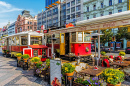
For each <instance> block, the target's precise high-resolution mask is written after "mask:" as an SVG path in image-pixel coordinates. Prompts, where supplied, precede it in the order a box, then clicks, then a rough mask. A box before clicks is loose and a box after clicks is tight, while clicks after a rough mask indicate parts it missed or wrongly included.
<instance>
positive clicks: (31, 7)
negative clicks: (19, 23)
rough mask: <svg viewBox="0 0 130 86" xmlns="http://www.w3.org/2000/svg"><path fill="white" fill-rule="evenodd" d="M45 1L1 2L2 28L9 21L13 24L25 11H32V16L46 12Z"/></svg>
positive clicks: (0, 25) (16, 0) (20, 0)
mask: <svg viewBox="0 0 130 86" xmlns="http://www.w3.org/2000/svg"><path fill="white" fill-rule="evenodd" d="M44 7H45V0H0V28H2V27H3V26H5V25H6V24H7V23H8V21H10V22H11V23H13V22H14V21H16V19H17V17H18V15H19V14H21V12H22V11H23V10H28V11H30V14H31V15H32V16H34V15H37V14H38V12H41V11H42V9H43V10H45V8H44Z"/></svg>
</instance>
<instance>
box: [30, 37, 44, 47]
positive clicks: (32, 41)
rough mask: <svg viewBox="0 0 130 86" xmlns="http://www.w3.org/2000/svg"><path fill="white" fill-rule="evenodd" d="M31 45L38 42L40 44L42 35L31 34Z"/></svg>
mask: <svg viewBox="0 0 130 86" xmlns="http://www.w3.org/2000/svg"><path fill="white" fill-rule="evenodd" d="M30 41H31V45H34V44H38V45H42V37H41V36H31V40H30Z"/></svg>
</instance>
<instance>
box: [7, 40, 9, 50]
mask: <svg viewBox="0 0 130 86" xmlns="http://www.w3.org/2000/svg"><path fill="white" fill-rule="evenodd" d="M7 50H9V38H7Z"/></svg>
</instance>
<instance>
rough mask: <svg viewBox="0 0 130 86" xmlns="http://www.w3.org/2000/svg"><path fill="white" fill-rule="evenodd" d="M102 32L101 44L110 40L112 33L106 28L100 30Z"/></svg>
mask: <svg viewBox="0 0 130 86" xmlns="http://www.w3.org/2000/svg"><path fill="white" fill-rule="evenodd" d="M101 32H102V34H104V35H101V37H100V40H101V43H103V46H104V45H105V43H107V42H110V41H112V36H113V33H112V31H111V29H107V30H101Z"/></svg>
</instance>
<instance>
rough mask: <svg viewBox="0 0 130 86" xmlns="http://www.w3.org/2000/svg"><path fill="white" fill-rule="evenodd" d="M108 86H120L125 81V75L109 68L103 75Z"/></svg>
mask: <svg viewBox="0 0 130 86" xmlns="http://www.w3.org/2000/svg"><path fill="white" fill-rule="evenodd" d="M102 76H103V79H104V81H105V82H106V83H107V86H120V85H121V82H123V81H124V77H125V76H124V73H123V72H122V71H120V70H118V69H112V68H107V69H105V70H104V71H103V73H102Z"/></svg>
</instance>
